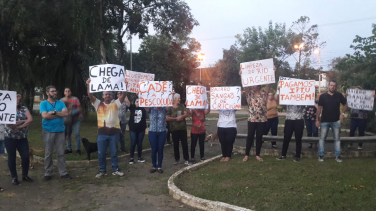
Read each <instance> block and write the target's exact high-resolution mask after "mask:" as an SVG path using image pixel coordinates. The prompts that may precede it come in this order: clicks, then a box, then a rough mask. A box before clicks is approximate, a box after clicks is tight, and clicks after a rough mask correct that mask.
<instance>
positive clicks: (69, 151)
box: [64, 149, 72, 154]
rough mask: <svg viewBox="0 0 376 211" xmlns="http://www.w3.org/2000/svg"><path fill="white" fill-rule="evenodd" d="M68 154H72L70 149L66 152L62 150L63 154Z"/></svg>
mask: <svg viewBox="0 0 376 211" xmlns="http://www.w3.org/2000/svg"><path fill="white" fill-rule="evenodd" d="M69 153H72V150H71V149H66V150H64V154H69Z"/></svg>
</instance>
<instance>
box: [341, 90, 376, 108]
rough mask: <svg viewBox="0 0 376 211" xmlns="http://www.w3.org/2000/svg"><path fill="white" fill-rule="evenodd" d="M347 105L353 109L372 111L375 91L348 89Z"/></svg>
mask: <svg viewBox="0 0 376 211" xmlns="http://www.w3.org/2000/svg"><path fill="white" fill-rule="evenodd" d="M346 92H347V105H348V106H349V107H350V108H353V109H359V110H366V111H372V110H373V101H374V97H373V96H374V95H375V91H373V90H361V89H348V90H347V91H346Z"/></svg>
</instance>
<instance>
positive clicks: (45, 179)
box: [43, 176, 52, 182]
mask: <svg viewBox="0 0 376 211" xmlns="http://www.w3.org/2000/svg"><path fill="white" fill-rule="evenodd" d="M51 179H52V177H51V176H44V179H43V180H44V181H45V182H47V181H49V180H51Z"/></svg>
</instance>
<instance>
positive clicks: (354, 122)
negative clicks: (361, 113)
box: [350, 118, 367, 147]
mask: <svg viewBox="0 0 376 211" xmlns="http://www.w3.org/2000/svg"><path fill="white" fill-rule="evenodd" d="M366 125H367V119H354V118H351V119H350V137H354V136H355V131H356V129H357V128H358V132H359V136H364V131H365V130H366ZM362 145H363V143H359V144H358V146H360V147H361V146H362Z"/></svg>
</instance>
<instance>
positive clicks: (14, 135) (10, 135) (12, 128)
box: [5, 94, 33, 185]
mask: <svg viewBox="0 0 376 211" xmlns="http://www.w3.org/2000/svg"><path fill="white" fill-rule="evenodd" d="M21 98H22V96H21V95H20V94H18V95H17V115H16V121H17V122H16V124H15V125H6V127H5V147H6V149H7V152H8V167H9V170H10V174H11V176H12V183H13V184H14V185H18V184H20V183H19V181H18V176H17V169H16V157H17V155H16V151H18V152H19V153H20V157H21V160H22V162H21V164H22V181H26V182H32V181H33V180H32V179H31V178H30V177H29V176H28V173H29V164H30V157H29V141H28V140H27V132H28V130H27V126H28V125H30V124H31V123H32V122H33V117H32V116H31V114H30V112H29V110H28V109H27V108H26V107H25V106H21V104H20V100H21Z"/></svg>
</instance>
